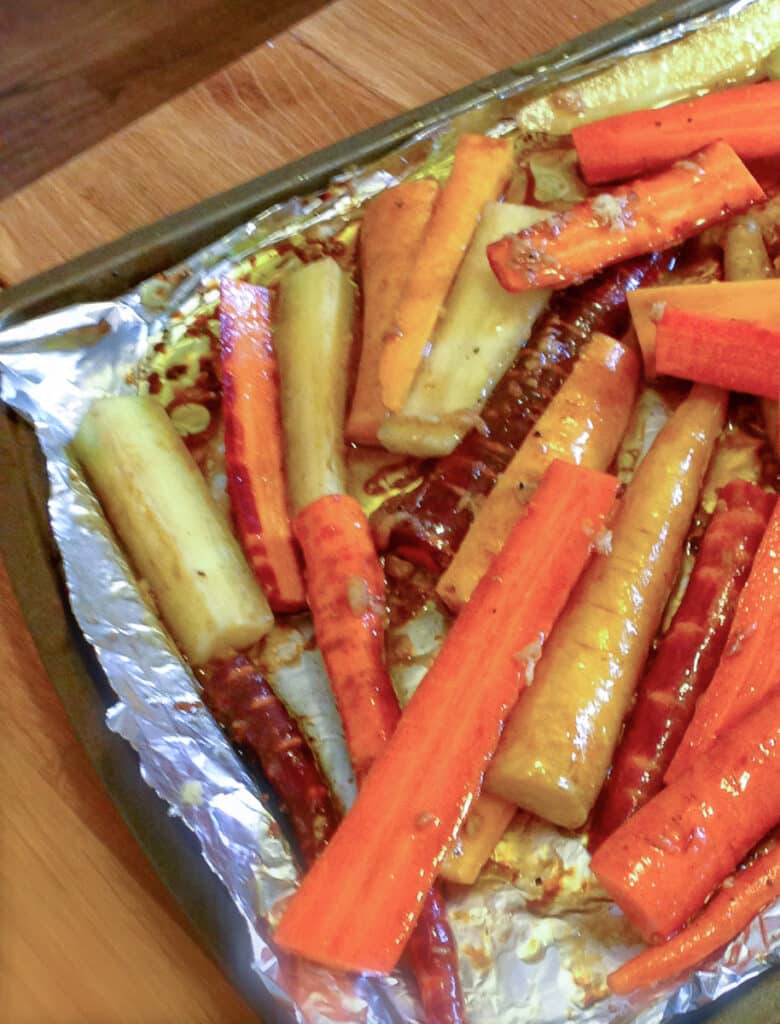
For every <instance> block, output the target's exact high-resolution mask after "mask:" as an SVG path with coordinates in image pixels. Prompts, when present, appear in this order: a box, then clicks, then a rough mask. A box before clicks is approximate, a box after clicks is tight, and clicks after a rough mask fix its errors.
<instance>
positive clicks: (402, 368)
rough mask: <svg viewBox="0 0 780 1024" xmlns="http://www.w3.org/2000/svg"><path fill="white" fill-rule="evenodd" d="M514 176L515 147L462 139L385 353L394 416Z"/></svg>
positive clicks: (383, 374)
mask: <svg viewBox="0 0 780 1024" xmlns="http://www.w3.org/2000/svg"><path fill="white" fill-rule="evenodd" d="M511 173H512V143H511V141H509V140H508V139H492V138H489V137H488V136H487V135H461V137H460V139H459V140H458V144H457V146H456V147H455V162H454V163H453V165H452V172H451V174H450V177H449V179H448V180H447V183H446V185H445V186H444V188H443V189H442V191H441V193H440V195H439V198H438V200H437V201H436V205H435V206H434V208H433V213H432V215H431V219H430V220H429V222H428V226H427V228H426V229H425V234H424V235H423V240H422V243H421V245H420V248H419V250H418V252H417V258H416V259H415V261H414V265H413V267H412V269H411V271H410V272H409V276H408V278H407V280H406V283H405V285H404V288H403V291H402V293H401V299H400V302H399V304H398V308H397V310H396V314H395V318H394V323H393V324H392V327H391V329H390V331H389V332H388V334H387V336H386V339H385V346H384V349H383V350H382V358H381V361H380V367H379V376H380V380H381V382H382V400H383V402H384V404H385V405H386V406H387V408H388V409H391V410H392V411H393V412H398V411H399V410H400V409H401V407H402V405H403V404H404V400H405V399H406V396H407V394H408V392H409V389H410V387H411V386H412V381H413V380H414V376H415V374H416V373H417V368H418V366H419V365H420V360H421V359H422V358H423V354H424V352H425V346H426V345H427V344H428V342H429V341H430V339H431V335H432V334H433V329H434V327H435V326H436V321H437V320H438V318H439V314H440V312H441V309H442V306H443V305H444V300H445V299H446V298H447V293H448V291H449V290H450V286H451V285H452V282H453V280H454V278H455V274H456V273H457V271H458V267H459V266H460V264H461V262H462V260H463V254H464V253H465V251H466V247H467V245H468V244H469V242H470V241H471V236H472V235H473V234H474V228H475V227H476V225H477V221H478V220H479V215H480V213H481V211H482V207H483V206H484V205H485V203H486V202H488V201H489V200H491V199H498V198H499V196H500V195H501V193H502V192H503V190H504V189H505V187H506V185H507V182H508V181H509V177H510V175H511Z"/></svg>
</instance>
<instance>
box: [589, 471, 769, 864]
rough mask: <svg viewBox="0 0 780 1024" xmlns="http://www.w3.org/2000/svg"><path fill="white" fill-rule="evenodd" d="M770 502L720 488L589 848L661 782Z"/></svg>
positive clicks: (755, 492)
mask: <svg viewBox="0 0 780 1024" xmlns="http://www.w3.org/2000/svg"><path fill="white" fill-rule="evenodd" d="M774 503H775V499H774V496H773V495H769V494H767V493H766V491H763V490H761V488H760V487H758V486H756V484H751V483H747V482H746V481H744V480H735V481H733V482H732V483H729V484H727V485H726V486H725V487H724V488H722V490H721V491H720V493H719V495H718V503H717V505H716V508H715V512H714V514H713V517H712V519H711V520H710V523H709V525H708V526H707V529H706V531H705V533H704V537H703V538H702V541H701V546H700V548H699V553H698V556H697V558H696V562H695V564H694V567H693V571H692V573H691V578H690V580H689V582H688V586H687V588H686V590H685V596H684V597H683V600H682V603H681V604H680V607H679V608H678V610H677V613H676V615H675V616H674V619H673V620H672V624H671V626H670V627H669V630H668V632H667V633H666V634H665V635H664V637H663V638H662V640H661V642H660V644H659V646H658V650H657V652H656V655H655V658H654V660H653V663H652V665H651V667H650V671H649V672H648V673H647V674H646V675H645V677H644V679H643V680H642V682H641V683H640V686H639V690H638V693H637V698H636V702H635V704H634V707H633V710H632V712H631V718H630V719H629V722H628V725H627V726H626V729H625V731H624V733H623V737H622V739H621V741H620V746H619V747H618V750H617V754H616V756H615V758H614V760H613V762H612V771H611V773H610V776H609V778H608V779H607V781H606V783H605V785H604V788H603V789H602V791H601V795H600V796H599V800H598V803H597V804H596V809H595V811H594V814H593V817H592V819H591V823H590V826H589V829H588V831H589V844H590V847H591V849H595V848H596V847H597V846H598V845H599V843H601V842H602V841H603V840H604V839H605V838H606V837H607V836H608V835H609V834H610V833H611V832H614V831H615V829H616V828H617V827H618V826H619V825H621V824H622V823H623V822H624V821H625V820H626V819H627V818H629V817H630V816H631V815H632V814H634V813H636V811H637V810H639V808H640V807H641V806H643V804H645V803H647V801H648V800H649V799H650V797H651V796H653V795H654V794H655V793H657V792H658V790H659V789H660V788H661V786H662V784H663V776H664V772H665V771H666V769H667V768H668V766H669V763H670V762H671V760H672V756H673V755H674V752H675V750H676V749H677V746H678V744H679V742H680V740H681V739H682V736H683V733H684V732H685V729H686V727H687V725H688V723H689V722H690V720H691V718H692V716H693V712H694V708H695V706H696V701H697V700H698V699H699V697H700V696H701V694H702V693H703V692H704V691H705V689H706V688H707V686H708V685H709V682H710V680H711V679H712V676H713V674H714V672H715V669H716V668H717V665H718V661H719V659H720V656H721V653H722V651H723V648H724V646H725V644H726V637H727V635H728V630H729V627H730V625H731V620H732V618H733V616H734V610H735V608H736V605H737V598H738V597H739V594H740V591H741V590H742V587H743V586H744V583H745V580H746V579H747V575H748V572H749V570H750V564H751V562H752V561H753V556H754V555H755V553H756V549H757V548H758V545H759V543H760V541H761V536H762V534H763V532H764V529H765V527H766V524H767V522H768V520H769V517H770V515H771V513H772V508H773V506H774Z"/></svg>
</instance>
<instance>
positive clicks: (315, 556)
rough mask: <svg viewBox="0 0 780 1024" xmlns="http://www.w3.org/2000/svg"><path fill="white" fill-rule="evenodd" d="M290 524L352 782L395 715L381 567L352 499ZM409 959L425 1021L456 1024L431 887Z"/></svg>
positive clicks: (452, 956) (453, 971)
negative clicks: (300, 554)
mask: <svg viewBox="0 0 780 1024" xmlns="http://www.w3.org/2000/svg"><path fill="white" fill-rule="evenodd" d="M294 526H295V535H296V537H297V538H298V540H299V541H300V544H301V548H302V550H303V553H304V557H305V560H306V575H307V584H308V587H309V605H310V607H311V611H312V616H313V618H314V629H315V632H316V636H317V646H318V647H319V649H320V652H321V654H322V657H323V660H324V662H325V667H326V669H327V670H328V676H329V678H330V682H331V686H332V688H333V693H334V696H335V698H336V704H337V706H338V709H339V713H340V715H341V720H342V723H343V725H344V734H345V738H346V741H347V747H348V749H349V754H350V760H351V761H352V767H353V770H354V772H355V777H356V779H357V780H358V784H360V783H361V782H362V780H363V778H364V777H365V775H366V772H367V771H368V769H369V768H370V767H371V765H372V764H373V763H374V761H375V760H376V758H377V757H378V756H379V754H380V753H381V752H382V750H383V749H384V746H385V744H386V742H387V740H388V739H389V738H390V736H391V735H392V733H393V732H394V730H395V727H396V725H397V724H398V721H399V719H400V717H401V710H400V708H399V706H398V700H397V698H396V695H395V692H394V690H393V685H392V682H391V681H390V676H389V675H388V673H387V670H386V669H385V666H384V616H385V578H384V573H383V571H382V566H381V565H380V563H379V558H378V557H377V553H376V550H375V548H374V544H373V541H372V539H371V532H370V529H369V525H368V522H367V521H366V518H365V516H364V515H363V512H362V510H361V508H360V506H359V505H358V503H357V502H356V501H355V500H354V499H353V498H350V497H348V496H347V495H331V496H329V497H324V498H320V499H319V500H318V501H315V502H313V503H312V504H311V505H308V506H307V507H306V508H305V509H303V510H302V511H301V512H299V513H298V515H297V516H296V518H295V524H294ZM409 958H410V962H411V965H412V969H413V971H414V974H415V978H416V979H417V983H418V987H419V990H420V999H421V1001H422V1004H423V1008H424V1010H425V1020H426V1024H461V1022H462V1021H463V1020H464V1019H465V1016H464V1012H463V1006H462V995H461V992H460V980H459V975H458V955H457V948H456V946H455V940H454V937H453V935H452V932H451V931H450V926H449V922H448V921H447V912H446V908H445V906H444V903H443V901H442V899H441V896H440V894H439V893H438V891H437V889H436V887H435V886H434V888H433V889H432V890H431V891H430V892H429V893H428V894H427V896H426V898H425V900H424V901H423V905H422V913H421V917H420V921H419V922H418V924H417V927H416V928H415V930H414V932H413V934H412V939H411V940H410V944H409Z"/></svg>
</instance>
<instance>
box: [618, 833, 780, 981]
mask: <svg viewBox="0 0 780 1024" xmlns="http://www.w3.org/2000/svg"><path fill="white" fill-rule="evenodd" d="M779 886H780V844H778V842H777V840H776V839H773V840H772V842H771V845H770V846H769V849H768V850H766V851H765V852H763V853H762V854H761V855H760V856H759V857H757V858H756V860H755V861H754V862H753V863H752V864H750V865H749V866H748V867H746V868H743V870H742V871H738V872H737V874H736V875H734V877H733V878H731V879H726V881H725V882H724V883H723V885H722V886H721V888H720V889H719V891H718V893H717V895H715V896H714V897H713V898H712V899H711V900H710V902H709V903H708V904H707V906H706V907H705V908H704V910H702V912H701V913H700V914H699V916H698V917H696V918H694V920H693V921H692V922H691V923H690V924H689V925H688V927H687V928H685V929H683V931H681V932H679V933H678V934H677V935H675V936H674V937H673V938H671V939H669V940H668V941H667V942H665V943H663V945H661V946H651V947H650V948H649V949H646V950H644V952H642V953H640V954H639V955H638V956H635V957H633V958H632V959H631V960H629V961H628V962H627V963H625V964H623V966H622V967H619V968H618V969H617V970H616V971H613V972H612V974H610V975H609V976H608V978H607V984H608V985H609V988H610V991H611V992H614V993H615V994H616V995H626V994H627V993H629V992H633V990H634V989H636V988H642V987H643V986H644V985H653V984H655V983H656V982H659V981H667V980H668V979H670V978H673V977H675V975H678V974H682V973H683V972H684V971H689V970H690V969H691V968H692V967H695V966H696V965H697V964H699V963H701V962H702V960H704V959H705V958H706V957H708V956H709V955H710V954H711V953H714V952H715V951H716V950H718V949H720V948H721V947H722V946H725V945H726V943H727V942H731V940H732V939H733V938H734V936H735V935H738V934H739V932H741V931H742V929H743V928H746V927H747V925H748V924H750V922H751V921H752V919H753V918H754V917H755V916H756V914H760V913H761V911H762V910H766V908H767V907H768V906H770V905H771V904H772V903H774V901H775V900H776V899H777V896H778V887H779Z"/></svg>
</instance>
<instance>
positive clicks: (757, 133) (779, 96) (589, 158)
mask: <svg viewBox="0 0 780 1024" xmlns="http://www.w3.org/2000/svg"><path fill="white" fill-rule="evenodd" d="M572 138H573V139H574V145H575V147H576V150H577V156H578V157H579V161H580V167H581V169H582V173H583V176H584V178H585V180H586V181H587V182H588V183H589V184H591V185H596V184H599V183H601V182H605V181H618V180H620V179H621V178H630V177H633V176H634V175H637V174H646V173H647V172H648V171H655V170H657V169H658V168H659V167H663V166H664V165H665V164H670V163H672V162H673V161H675V160H679V159H680V158H681V157H684V156H687V155H688V154H689V153H692V152H693V151H694V150H695V149H701V147H702V146H706V145H708V144H709V143H711V142H717V140H718V139H723V141H724V142H728V144H729V145H730V146H732V148H733V149H734V150H735V152H736V153H738V154H739V156H740V157H742V159H743V160H755V159H756V158H760V157H766V156H776V155H777V154H778V153H780V82H759V83H757V84H751V85H742V86H738V87H737V88H735V89H726V90H724V91H722V92H714V93H710V95H709V96H700V97H698V98H696V99H693V100H685V101H684V102H682V103H672V104H671V105H670V106H668V107H663V108H662V109H661V110H637V111H634V112H633V113H630V114H620V115H618V116H617V117H608V118H605V119H604V120H602V121H593V122H592V123H591V124H585V125H580V126H577V127H575V128H574V129H573V130H572Z"/></svg>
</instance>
